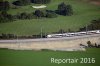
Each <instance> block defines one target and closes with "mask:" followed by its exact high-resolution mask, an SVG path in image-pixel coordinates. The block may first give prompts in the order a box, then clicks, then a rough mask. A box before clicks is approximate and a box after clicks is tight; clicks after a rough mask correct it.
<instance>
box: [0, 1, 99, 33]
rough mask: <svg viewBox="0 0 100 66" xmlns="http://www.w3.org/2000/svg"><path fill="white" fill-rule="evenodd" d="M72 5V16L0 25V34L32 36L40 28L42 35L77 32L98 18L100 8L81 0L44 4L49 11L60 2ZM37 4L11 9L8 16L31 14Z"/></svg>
mask: <svg viewBox="0 0 100 66" xmlns="http://www.w3.org/2000/svg"><path fill="white" fill-rule="evenodd" d="M63 1H64V2H65V3H67V4H70V5H72V7H73V10H74V15H72V16H60V15H58V17H57V18H51V19H50V18H43V19H31V20H17V21H14V22H9V23H0V33H13V34H17V35H33V34H39V33H40V31H41V28H42V29H43V32H44V33H52V32H56V31H58V30H59V29H64V30H65V31H67V30H68V29H71V30H74V31H77V30H79V28H80V27H83V26H85V25H86V24H90V21H91V20H93V19H98V18H100V7H99V6H96V5H92V4H90V3H86V2H83V1H81V0H52V2H51V3H50V4H46V5H47V8H46V9H49V10H56V9H57V5H58V4H59V3H61V2H63ZM32 5H37V4H31V5H28V6H22V7H20V8H18V9H11V10H9V11H8V13H10V14H17V13H21V12H28V13H30V12H33V11H34V10H35V9H33V8H32V7H31V6H32Z"/></svg>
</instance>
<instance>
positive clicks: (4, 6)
mask: <svg viewBox="0 0 100 66" xmlns="http://www.w3.org/2000/svg"><path fill="white" fill-rule="evenodd" d="M9 9H10V4H9V2H8V1H3V0H1V1H0V11H7V10H9Z"/></svg>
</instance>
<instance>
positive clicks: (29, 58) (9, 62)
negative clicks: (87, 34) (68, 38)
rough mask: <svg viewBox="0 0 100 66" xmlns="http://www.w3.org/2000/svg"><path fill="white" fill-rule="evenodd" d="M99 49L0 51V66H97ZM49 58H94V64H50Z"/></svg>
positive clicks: (99, 55) (99, 56) (99, 54)
mask: <svg viewBox="0 0 100 66" xmlns="http://www.w3.org/2000/svg"><path fill="white" fill-rule="evenodd" d="M99 51H100V49H97V48H90V49H87V51H75V52H74V51H73V52H68V51H67V52H65V51H46V50H45V51H33V50H8V49H0V66H99V65H100V52H99ZM51 58H58V59H66V58H78V59H80V58H95V63H82V64H81V63H74V64H70V63H61V64H56V63H51V60H50V59H51Z"/></svg>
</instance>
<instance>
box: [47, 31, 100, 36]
mask: <svg viewBox="0 0 100 66" xmlns="http://www.w3.org/2000/svg"><path fill="white" fill-rule="evenodd" d="M93 34H100V30H92V31H86V32H85V31H84V32H75V33H63V34H49V35H47V38H61V37H74V36H84V35H93Z"/></svg>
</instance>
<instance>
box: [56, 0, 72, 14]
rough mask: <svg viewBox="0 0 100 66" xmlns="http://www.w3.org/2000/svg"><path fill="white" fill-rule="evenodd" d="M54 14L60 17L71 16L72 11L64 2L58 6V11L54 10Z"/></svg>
mask: <svg viewBox="0 0 100 66" xmlns="http://www.w3.org/2000/svg"><path fill="white" fill-rule="evenodd" d="M56 13H58V14H60V15H64V16H66V15H72V14H73V10H72V7H71V5H66V4H65V3H64V2H63V3H61V4H59V5H58V9H57V10H56Z"/></svg>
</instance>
